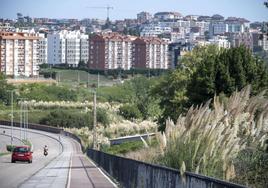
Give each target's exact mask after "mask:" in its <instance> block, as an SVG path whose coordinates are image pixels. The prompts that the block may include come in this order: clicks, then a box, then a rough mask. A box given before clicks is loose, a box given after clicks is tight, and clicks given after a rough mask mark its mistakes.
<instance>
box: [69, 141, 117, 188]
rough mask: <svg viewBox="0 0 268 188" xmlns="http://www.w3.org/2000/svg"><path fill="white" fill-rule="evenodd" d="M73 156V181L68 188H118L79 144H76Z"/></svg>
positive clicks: (71, 173) (71, 180)
mask: <svg viewBox="0 0 268 188" xmlns="http://www.w3.org/2000/svg"><path fill="white" fill-rule="evenodd" d="M73 147H74V148H75V151H76V152H75V153H74V154H73V156H72V164H71V172H70V175H71V179H70V183H69V186H68V187H71V188H76V187H90V188H112V187H117V186H116V185H115V184H114V183H113V182H112V181H111V180H110V179H109V178H108V177H107V176H106V175H105V174H104V173H103V172H102V171H101V170H100V169H99V168H97V167H96V166H95V165H94V163H93V162H92V161H91V160H90V159H89V158H88V157H87V156H85V155H83V153H82V152H81V148H80V146H79V145H78V144H74V146H73Z"/></svg>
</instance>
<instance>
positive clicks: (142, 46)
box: [132, 37, 168, 69]
mask: <svg viewBox="0 0 268 188" xmlns="http://www.w3.org/2000/svg"><path fill="white" fill-rule="evenodd" d="M132 56H133V57H132V61H133V67H134V68H150V69H167V68H168V43H167V42H165V41H163V40H162V39H159V38H155V37H140V38H137V39H136V40H134V41H133V52H132Z"/></svg>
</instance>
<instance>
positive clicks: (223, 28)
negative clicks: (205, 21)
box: [209, 21, 228, 37]
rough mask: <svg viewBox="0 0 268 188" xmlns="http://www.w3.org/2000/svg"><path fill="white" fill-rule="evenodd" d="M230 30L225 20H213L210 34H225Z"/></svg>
mask: <svg viewBox="0 0 268 188" xmlns="http://www.w3.org/2000/svg"><path fill="white" fill-rule="evenodd" d="M226 32H228V24H226V23H225V22H224V21H219V22H211V23H210V25H209V35H210V37H212V36H215V35H223V34H224V33H226Z"/></svg>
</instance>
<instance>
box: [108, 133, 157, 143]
mask: <svg viewBox="0 0 268 188" xmlns="http://www.w3.org/2000/svg"><path fill="white" fill-rule="evenodd" d="M153 136H155V133H149V134H142V135H132V136H124V137H119V138H113V139H110V140H109V141H110V145H116V144H122V143H124V142H132V141H141V137H142V138H143V139H145V140H146V139H147V138H148V137H153Z"/></svg>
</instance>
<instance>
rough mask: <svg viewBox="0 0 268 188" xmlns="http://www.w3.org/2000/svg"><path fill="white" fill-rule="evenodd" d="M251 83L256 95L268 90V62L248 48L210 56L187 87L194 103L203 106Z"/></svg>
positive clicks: (203, 60)
mask: <svg viewBox="0 0 268 188" xmlns="http://www.w3.org/2000/svg"><path fill="white" fill-rule="evenodd" d="M248 84H251V85H252V87H253V94H256V93H257V92H259V91H260V90H261V89H264V88H267V87H268V70H267V68H265V65H264V62H263V61H262V60H260V59H258V58H256V57H254V56H253V55H252V53H251V51H250V50H249V49H247V48H246V47H244V46H240V47H238V48H231V49H221V50H219V51H218V52H217V53H216V54H209V55H206V56H205V57H204V58H203V59H202V61H201V63H199V64H197V66H196V71H195V72H194V74H193V75H192V77H191V81H190V82H189V85H188V87H187V96H188V97H189V100H190V101H189V102H190V103H192V104H200V103H202V102H205V101H206V100H208V99H210V98H212V97H213V96H214V95H215V94H219V93H225V94H227V95H229V94H231V93H232V92H234V91H235V90H236V89H238V90H241V89H242V88H243V87H245V86H246V85H248Z"/></svg>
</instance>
